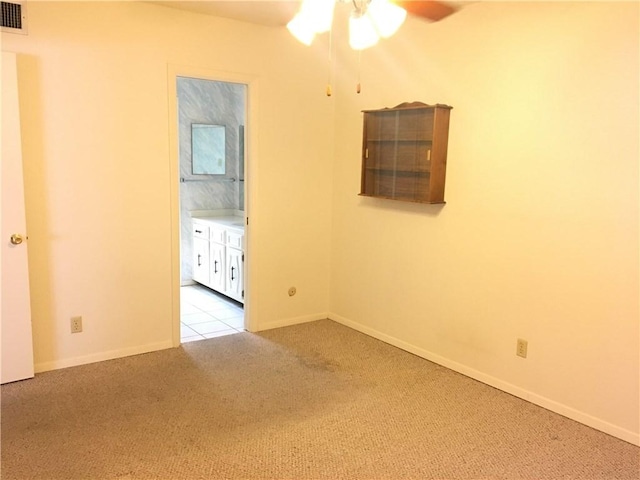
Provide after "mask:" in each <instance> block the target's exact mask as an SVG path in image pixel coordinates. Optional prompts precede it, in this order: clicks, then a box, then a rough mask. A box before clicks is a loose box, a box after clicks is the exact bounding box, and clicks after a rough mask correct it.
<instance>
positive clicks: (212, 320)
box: [180, 285, 244, 343]
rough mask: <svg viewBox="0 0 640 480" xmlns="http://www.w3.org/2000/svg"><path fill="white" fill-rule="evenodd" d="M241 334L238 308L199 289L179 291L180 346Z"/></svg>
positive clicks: (239, 310) (241, 320) (240, 309)
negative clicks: (206, 339)
mask: <svg viewBox="0 0 640 480" xmlns="http://www.w3.org/2000/svg"><path fill="white" fill-rule="evenodd" d="M239 332H244V310H243V308H242V304H241V303H238V302H235V301H234V300H231V299H230V298H227V297H225V296H224V295H220V294H218V293H216V292H214V291H213V290H210V289H208V288H206V287H203V286H202V285H189V286H186V287H181V288H180V341H181V342H182V343H186V342H193V341H197V340H204V339H205V338H214V337H221V336H223V335H232V334H234V333H239Z"/></svg>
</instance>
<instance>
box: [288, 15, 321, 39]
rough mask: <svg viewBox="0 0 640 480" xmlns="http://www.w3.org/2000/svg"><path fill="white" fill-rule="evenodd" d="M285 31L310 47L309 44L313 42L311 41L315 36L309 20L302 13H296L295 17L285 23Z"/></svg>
mask: <svg viewBox="0 0 640 480" xmlns="http://www.w3.org/2000/svg"><path fill="white" fill-rule="evenodd" d="M287 29H288V30H289V32H291V35H293V36H294V37H296V39H298V40H299V41H300V42H302V43H304V44H305V45H311V42H313V39H314V37H315V36H316V33H315V31H314V30H313V28H312V26H311V23H310V21H309V18H308V17H307V16H306V15H304V14H303V13H302V12H299V13H297V14H296V16H295V17H293V18H292V19H291V21H290V22H289V23H287Z"/></svg>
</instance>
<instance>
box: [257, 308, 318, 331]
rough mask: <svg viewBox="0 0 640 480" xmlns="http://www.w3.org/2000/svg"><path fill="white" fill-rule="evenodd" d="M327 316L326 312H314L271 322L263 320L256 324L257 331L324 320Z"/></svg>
mask: <svg viewBox="0 0 640 480" xmlns="http://www.w3.org/2000/svg"><path fill="white" fill-rule="evenodd" d="M328 317H329V314H328V313H326V312H325V313H315V314H312V315H303V316H301V317H292V318H283V319H281V320H274V321H272V322H265V323H262V324H260V325H258V330H257V331H258V332H261V331H263V330H271V329H274V328H281V327H290V326H291V325H299V324H301V323H309V322H315V321H317V320H325V319H326V318H328Z"/></svg>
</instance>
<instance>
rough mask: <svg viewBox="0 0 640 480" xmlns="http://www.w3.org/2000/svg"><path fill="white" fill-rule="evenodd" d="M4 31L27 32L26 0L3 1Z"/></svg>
mask: <svg viewBox="0 0 640 480" xmlns="http://www.w3.org/2000/svg"><path fill="white" fill-rule="evenodd" d="M2 31H3V32H7V33H22V34H26V33H27V11H26V1H19V0H17V1H13V2H2Z"/></svg>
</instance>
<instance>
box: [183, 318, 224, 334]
mask: <svg viewBox="0 0 640 480" xmlns="http://www.w3.org/2000/svg"><path fill="white" fill-rule="evenodd" d="M189 327H190V328H191V329H193V330H194V331H195V332H196V333H199V334H200V335H206V334H208V333H214V332H219V331H221V330H228V329H229V325H226V324H224V323H222V322H219V321H218V320H214V321H212V322H206V323H198V324H196V325H189Z"/></svg>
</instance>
